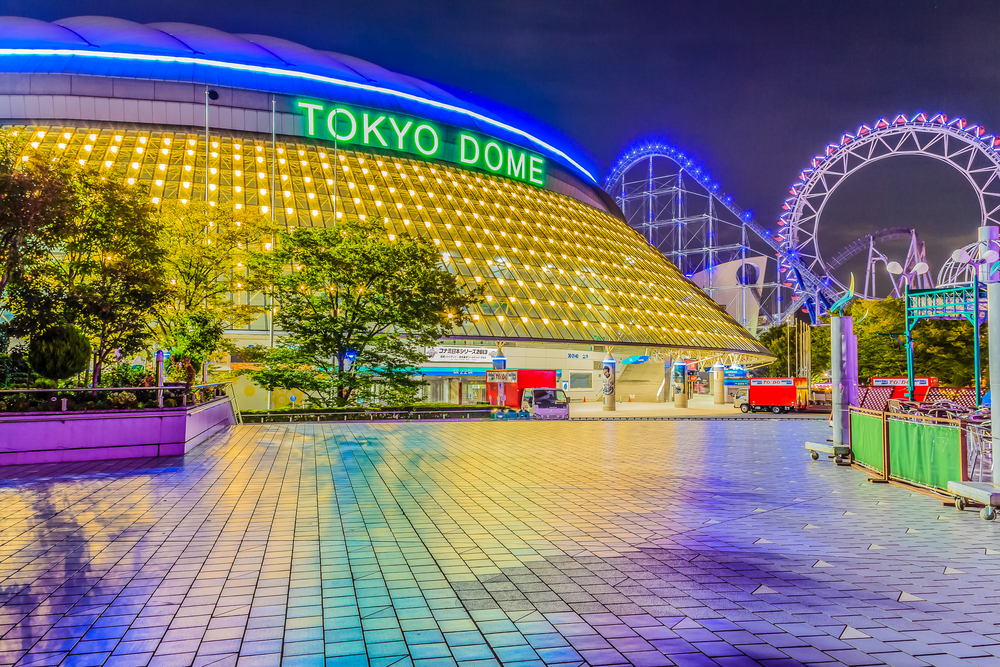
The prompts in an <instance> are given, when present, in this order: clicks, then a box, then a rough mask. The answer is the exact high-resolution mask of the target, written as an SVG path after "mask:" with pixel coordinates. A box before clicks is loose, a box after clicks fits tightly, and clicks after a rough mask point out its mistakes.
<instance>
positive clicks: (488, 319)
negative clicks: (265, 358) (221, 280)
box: [17, 126, 766, 354]
mask: <svg viewBox="0 0 1000 667" xmlns="http://www.w3.org/2000/svg"><path fill="white" fill-rule="evenodd" d="M17 129H18V131H20V132H25V133H27V134H28V137H27V138H28V143H27V144H26V145H25V150H24V153H23V155H22V159H24V160H57V159H66V160H70V161H73V162H76V163H77V164H79V165H87V166H95V167H97V168H99V169H105V170H120V171H122V172H123V173H124V174H126V176H127V177H128V178H130V179H134V180H135V181H143V182H146V183H148V184H149V186H150V196H151V197H152V200H153V202H154V203H156V204H159V203H160V202H162V201H163V200H166V199H178V200H180V201H181V202H182V203H187V202H189V201H197V200H203V199H206V198H207V199H208V201H209V202H210V203H211V204H212V205H220V206H233V207H235V208H237V209H240V208H243V207H247V208H256V209H257V210H259V211H260V212H261V213H263V214H265V215H270V216H272V217H273V218H274V220H275V221H276V222H278V223H279V224H280V225H283V226H284V227H285V228H287V229H294V228H295V227H298V226H313V225H326V226H331V225H334V224H335V223H336V221H337V220H338V219H343V218H344V217H345V216H346V217H347V218H352V217H357V218H361V219H369V218H379V219H382V220H383V222H384V223H385V226H386V230H387V232H388V233H389V234H391V235H392V238H400V237H403V236H406V235H409V236H412V237H423V238H426V239H428V240H429V241H430V242H431V243H433V244H434V246H435V247H436V248H437V250H438V251H439V252H440V254H441V258H442V262H443V263H444V265H445V266H447V267H448V269H449V270H450V271H452V272H453V273H455V274H456V275H458V276H459V277H460V278H461V280H463V281H464V282H465V283H467V284H468V285H470V286H473V285H478V286H481V287H482V288H483V289H484V294H485V295H486V300H485V301H484V302H483V303H482V304H481V306H479V307H477V308H476V309H475V310H474V313H473V318H472V320H471V321H470V322H469V324H468V325H467V326H466V327H465V328H464V330H460V331H457V332H456V337H458V338H469V339H480V340H483V339H493V338H504V339H510V338H514V339H526V340H537V341H557V340H558V341H563V342H577V343H589V344H593V343H601V344H630V345H647V346H653V347H676V348H683V349H689V350H694V349H711V350H723V351H729V352H734V353H749V354H758V353H764V354H766V351H765V350H764V348H762V347H761V346H760V344H759V343H758V342H756V341H755V340H754V339H753V338H752V337H751V336H750V335H749V334H748V333H747V332H746V331H745V330H744V329H743V328H742V327H740V326H739V325H738V324H737V323H736V322H735V321H734V320H733V319H732V318H730V317H729V316H728V315H727V314H726V313H725V312H724V311H723V309H722V308H721V307H720V306H718V305H716V304H715V303H714V302H713V301H712V300H711V299H710V298H708V297H707V296H706V295H705V294H704V293H702V292H701V291H700V290H699V289H698V288H697V287H695V286H694V285H693V284H692V283H691V282H690V281H689V280H687V279H686V278H685V277H684V276H683V275H681V273H680V272H679V271H678V270H677V268H676V267H674V266H673V265H672V264H670V263H669V262H668V261H667V260H666V259H665V258H664V257H663V256H662V255H661V254H659V253H658V252H656V251H655V250H654V249H653V248H652V247H650V246H649V245H648V244H647V243H646V241H645V240H644V239H643V238H642V236H641V235H639V234H638V233H636V232H635V231H634V230H632V229H631V228H630V227H628V225H626V224H625V223H624V222H623V221H622V220H620V219H618V218H616V217H615V216H612V215H610V214H608V213H606V212H604V211H602V210H600V209H598V208H595V207H593V206H589V205H587V204H584V203H582V202H580V201H578V200H575V199H573V198H571V197H567V196H565V195H561V194H558V193H555V192H551V191H548V190H543V189H538V188H534V187H531V186H528V185H525V184H522V183H519V182H517V181H514V180H509V179H505V178H499V177H497V176H495V175H487V174H484V173H480V172H476V171H472V170H464V169H459V168H456V167H455V166H454V165H450V164H449V165H444V164H440V163H434V162H424V161H420V160H416V159H408V158H404V157H402V156H400V155H379V154H374V153H370V152H365V151H356V150H342V149H341V150H336V149H334V148H333V147H330V146H327V145H323V144H320V143H306V142H302V141H298V140H288V138H283V139H281V140H279V141H277V143H276V145H275V146H274V147H272V145H271V142H270V138H267V139H262V138H261V137H259V136H245V137H241V136H237V135H235V134H233V135H229V136H219V135H218V134H210V136H209V140H208V143H207V145H206V141H205V137H204V135H200V136H199V135H196V134H192V133H189V132H180V131H172V130H167V129H163V130H160V129H155V128H150V129H115V128H109V127H57V126H44V127H43V126H31V127H21V128H17ZM206 166H207V169H206ZM206 193H207V197H206ZM233 298H234V299H239V300H241V301H242V302H246V300H250V302H251V303H260V302H261V300H262V297H261V295H260V294H249V295H248V294H236V295H233ZM266 326H267V322H266V320H265V318H263V317H262V318H259V319H258V321H257V322H255V323H254V325H253V328H254V329H258V330H261V329H264V328H266Z"/></svg>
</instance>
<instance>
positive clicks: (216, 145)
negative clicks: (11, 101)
mask: <svg viewBox="0 0 1000 667" xmlns="http://www.w3.org/2000/svg"><path fill="white" fill-rule="evenodd" d="M37 136H38V138H39V139H41V138H44V136H45V132H44V131H39V132H38V135H37ZM71 137H72V134H71V133H68V132H67V133H64V134H63V138H65V139H67V140H69V139H70V138H71ZM88 138H89V139H90V140H91V141H96V139H97V135H96V134H90V136H89V137H88ZM114 138H115V141H117V142H121V140H122V136H121V135H115V137H114ZM163 142H164V144H165V145H167V146H169V145H170V144H171V139H170V138H168V137H165V138H164V139H163ZM139 143H140V144H143V145H144V144H145V143H146V137H139ZM188 143H189V145H190V146H197V141H196V140H194V139H188ZM38 146H39V144H38V142H33V143H32V147H33V148H36V149H37V148H38ZM58 147H59V148H60V149H65V148H66V144H65V143H63V142H60V143H59V144H58ZM212 147H213V148H219V142H212ZM84 148H85V150H88V151H89V150H91V149H92V148H93V146H92V145H86V146H84ZM135 148H136V151H137V152H138V153H142V152H143V150H144V146H137V147H135ZM234 148H236V149H240V148H241V145H240V144H234ZM256 148H257V151H262V147H261V146H257V147H256ZM110 149H111V152H112V153H117V152H118V147H117V146H111V147H110ZM162 150H163V152H164V153H169V151H168V149H165V148H164V149H162ZM278 150H279V153H281V154H283V153H284V149H283V148H279V149H278ZM187 152H188V154H189V155H191V156H194V155H195V154H196V151H195V149H194V148H189V149H188V150H187ZM211 154H212V156H213V157H218V152H215V151H213V152H212V153H211ZM304 154H305V151H302V150H299V155H300V156H301V155H304ZM320 156H321V157H324V158H325V154H323V153H320ZM233 157H234V158H235V159H237V160H239V159H240V156H239V155H234V156H233ZM24 159H28V156H24ZM263 159H264V158H263V157H262V156H258V161H259V162H263ZM340 159H341V160H342V161H344V160H345V156H340ZM280 162H281V163H282V164H284V163H285V160H284V158H282V159H281V160H280ZM301 162H302V164H303V165H307V164H308V162H307V161H306V160H302V161H301ZM80 163H81V164H85V160H80ZM359 163H360V164H364V159H363V158H359ZM113 164H114V162H113V161H106V162H105V166H112V165H113ZM378 164H379V166H382V162H381V161H378ZM323 166H324V168H327V167H328V165H327V164H324V165H323ZM395 166H396V168H397V170H401V169H402V167H401V165H400V164H398V163H397V164H396V165H395ZM132 167H133V168H134V169H137V168H138V167H139V164H138V163H135V162H133V163H132ZM184 167H185V169H187V170H188V171H191V169H192V167H191V165H184ZM158 168H159V169H160V170H161V171H163V170H165V169H166V165H163V164H159V165H158ZM344 171H345V172H349V167H348V165H346V164H345V165H344ZM362 171H363V172H365V173H367V172H368V171H369V170H368V169H367V168H362ZM414 171H417V167H416V166H414ZM431 171H432V172H434V173H436V170H434V169H433V168H432V169H431ZM211 173H213V174H214V173H216V169H215V168H211ZM236 173H237V174H238V173H239V172H238V171H236ZM446 174H447V176H448V177H449V178H453V176H452V174H451V173H450V172H446ZM382 175H383V176H387V172H386V171H382ZM258 176H260V175H258ZM265 176H266V175H265ZM403 177H404V178H405V174H404V176H403ZM461 177H462V178H463V179H465V178H466V177H465V175H462V176H461ZM287 178H288V176H287V174H282V179H283V180H287ZM419 178H420V180H421V181H423V180H424V177H423V176H422V175H421V176H420V177H419ZM305 180H306V182H309V180H310V179H309V177H305ZM436 180H437V181H438V183H441V179H440V178H437V179H436ZM476 180H477V181H480V179H479V178H478V177H476ZM129 182H130V183H134V178H130V179H129ZM480 182H481V181H480ZM162 183H163V181H162V180H158V181H157V185H158V186H161V185H162ZM327 183H328V184H333V180H332V179H327ZM490 183H491V184H492V185H494V187H499V186H498V185H497V184H496V183H495V182H493V181H490ZM453 184H454V185H456V186H457V185H458V184H457V182H454V181H453ZM213 185H214V184H210V189H211V190H214V189H215V188H214V187H212V186H213ZM350 185H354V183H350ZM504 185H506V186H507V187H510V186H509V185H508V184H506V183H505V184H504ZM185 186H186V187H190V184H189V183H187V182H186V183H185ZM472 187H474V186H472ZM517 187H518V188H520V186H517ZM369 188H370V189H371V190H372V191H374V188H375V186H373V185H369ZM236 189H237V191H239V190H240V189H239V187H237V188H236ZM352 189H353V188H352ZM392 189H393V188H390V190H392ZM266 192H267V191H266V189H262V190H261V193H262V194H266ZM284 194H285V196H286V197H287V196H290V194H291V193H289V192H288V191H285V192H284ZM410 194H411V196H412V195H413V194H414V192H413V191H412V190H411V191H410ZM427 194H428V195H429V196H433V195H432V194H431V193H430V192H428V193H427ZM498 194H499V190H498ZM511 194H513V195H514V196H515V197H516V196H517V195H516V193H511ZM447 196H448V198H449V199H451V195H447ZM548 196H549V197H550V198H554V197H553V196H552V195H548ZM309 197H310V199H312V198H313V194H312V193H309ZM528 198H529V199H530V197H528ZM181 201H182V202H185V203H186V201H187V200H181ZM359 201H360V200H359V199H357V198H356V199H355V202H356V203H359ZM154 202H155V203H158V198H154ZM212 203H213V205H214V202H212ZM465 203H468V199H467V198H466V199H465ZM236 207H237V208H239V207H240V205H239V204H236ZM397 207H398V208H401V205H400V204H397ZM511 208H512V209H513V208H514V207H513V206H512V207H511ZM574 208H575V207H574ZM267 210H268V209H267V207H266V206H264V207H262V212H264V213H266V212H267ZM287 210H288V211H289V212H292V211H293V209H287ZM437 210H438V212H439V213H440V212H441V209H440V208H438V209H437ZM525 210H526V211H527V209H525ZM584 210H586V209H584ZM455 212H456V213H457V214H458V215H462V212H461V211H458V210H457V209H456V211H455ZM538 213H539V214H541V215H545V213H544V212H541V211H539V212H538ZM317 214H318V211H313V215H314V216H315V215H317ZM342 215H343V214H340V213H339V214H338V217H340V216H342ZM474 215H475V216H476V217H478V214H474ZM550 215H552V214H550ZM552 217H555V215H552ZM491 219H493V216H491ZM562 219H563V221H566V218H565V217H563V218H562ZM506 220H507V221H508V222H510V219H509V218H507V219H506ZM409 222H410V221H409V220H405V221H404V224H409ZM569 222H570V224H573V223H574V222H575V221H569ZM424 224H425V226H427V227H430V226H431V223H429V222H425V223H424ZM522 224H525V223H523V221H522ZM538 224H539V226H540V223H538ZM451 227H452V225H450V224H447V225H446V228H448V229H450V228H451ZM466 228H467V230H471V227H469V226H466ZM606 231H608V230H606ZM612 231H613V230H612ZM563 232H565V233H568V232H569V230H566V229H565V228H564V229H563ZM487 233H489V232H487ZM501 233H502V234H503V235H504V236H505V235H506V233H505V232H501ZM574 234H575V235H577V236H579V232H574ZM616 235H618V234H616ZM390 236H391V237H392V236H393V235H390ZM518 236H520V234H518ZM587 236H589V234H587ZM595 238H596V237H595ZM535 239H536V240H538V239H537V237H535ZM601 240H603V241H607V239H601ZM434 241H435V242H436V243H440V241H439V240H438V239H434ZM550 242H554V241H552V240H551V239H550ZM458 243H459V244H460V242H458ZM565 243H572V242H570V241H567V242H565ZM612 243H615V244H616V245H617V244H620V242H619V241H617V239H616V240H614V241H612ZM477 245H479V244H477ZM577 245H578V246H579V244H577ZM588 248H589V246H588ZM513 250H514V252H518V250H517V249H516V248H514V249H513ZM530 252H531V253H532V254H534V251H533V250H531V251H530ZM546 254H547V255H549V256H551V255H550V254H549V253H546ZM562 256H563V258H566V255H565V254H563V255H562ZM578 259H581V260H582V258H579V257H578ZM465 261H466V263H467V264H469V263H471V261H472V260H471V259H469V258H465ZM487 261H488V263H489V264H492V261H490V260H487ZM603 263H604V262H602V264H603ZM614 266H616V267H617V264H614ZM622 268H625V267H624V266H623V267H622ZM634 268H635V267H633V269H634ZM546 270H547V269H546ZM561 272H562V270H561V269H560V273H561ZM577 273H579V271H578V272H577ZM605 279H608V278H607V276H605ZM616 279H618V280H624V279H622V278H618V277H616ZM476 281H477V282H480V281H481V278H479V277H476ZM498 282H499V284H504V283H505V281H504V279H502V278H500V279H499V280H498ZM518 282H519V283H521V284H523V282H522V281H518ZM628 282H631V279H628ZM642 282H643V281H640V283H642ZM553 285H554V286H555V287H556V289H559V288H560V285H559V284H558V283H555V284H553ZM539 286H540V284H539ZM652 286H653V284H652V283H650V287H652ZM659 287H661V288H662V286H659ZM573 289H574V290H576V287H575V286H574V287H573ZM590 291H594V290H593V288H590ZM606 293H609V294H610V293H611V291H610V290H606ZM630 296H632V297H633V298H641V297H636V296H635V295H630ZM487 298H488V299H489V300H491V299H492V296H488V297H487ZM509 298H510V299H511V301H512V302H513V301H516V298H515V297H513V296H512V297H509ZM654 298H656V299H657V300H658V299H659V297H658V296H655V297H654ZM531 301H532V303H534V299H531ZM549 303H550V305H555V302H554V301H552V300H550V301H549ZM567 304H568V305H569V306H570V307H573V306H574V304H572V303H571V302H567ZM691 305H692V306H696V305H700V304H691ZM587 307H588V308H589V307H590V304H587ZM604 308H605V310H608V306H606V305H605V306H604ZM621 310H622V311H623V312H626V313H627V312H628V310H627V309H626V308H625V307H621ZM633 312H639V310H638V309H637V308H634V307H633ZM646 312H647V313H649V314H652V313H650V311H649V310H648V309H646ZM657 312H658V313H659V314H660V315H661V316H662V315H663V314H662V312H659V311H657ZM695 317H696V318H697V316H695ZM476 319H478V316H476ZM697 319H704V318H697ZM499 321H501V322H502V321H503V316H499ZM522 321H524V322H527V321H528V319H527V318H523V317H522ZM543 321H544V322H545V323H548V319H547V318H543ZM563 322H564V323H566V322H568V320H563ZM582 323H583V325H584V326H589V322H587V321H582ZM602 326H606V325H604V324H603V323H602ZM619 326H620V327H622V328H624V325H619ZM634 326H636V327H638V328H642V325H634ZM646 326H647V327H649V328H650V329H653V330H655V327H653V326H652V325H646ZM662 330H663V331H669V328H667V327H662ZM674 331H677V332H679V331H680V330H679V329H677V328H675V329H674ZM685 332H687V333H691V331H690V330H688V329H685ZM697 333H698V334H701V335H704V334H702V332H701V331H700V330H699V331H697ZM722 335H725V334H722Z"/></svg>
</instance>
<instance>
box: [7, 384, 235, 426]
mask: <svg viewBox="0 0 1000 667" xmlns="http://www.w3.org/2000/svg"><path fill="white" fill-rule="evenodd" d="M232 384H233V383H232V382H211V383H208V384H199V385H193V386H190V387H188V386H186V385H184V384H170V385H161V386H152V387H71V388H67V389H0V400H6V399H8V398H16V397H18V396H22V395H23V396H24V401H25V403H26V405H25V406H24V407H25V408H26V409H25V410H23V411H22V410H9V409H8V410H5V411H4V412H8V413H9V412H35V413H46V412H67V411H70V406H69V401H70V400H73V399H74V398H75V397H77V396H85V395H89V396H92V397H96V396H97V394H99V393H115V394H120V393H122V392H127V393H130V394H133V395H134V396H135V398H136V403H137V404H138V403H150V402H153V401H154V400H155V402H156V405H147V406H144V407H142V408H137V407H129V406H121V407H119V408H118V409H129V410H163V409H174V408H182V407H187V405H188V401H189V399H190V400H191V402H192V403H197V402H199V401H198V399H199V398H200V399H201V401H200V402H206V401H209V400H213V399H216V398H220V397H222V396H223V395H226V396H228V397H229V398H230V400H231V401H232V402H233V406H234V407H233V410H234V411H235V412H236V417H237V423H242V422H241V421H240V414H239V408H238V407H236V397H235V395H234V393H233V386H232ZM34 396H42V397H44V399H45V400H46V401H48V402H51V403H52V406H51V409H44V408H43V406H40V405H35V406H32V405H30V402H31V401H32V397H34ZM166 401H175V402H176V403H177V404H176V405H165V402H166ZM44 407H48V406H44ZM40 408H42V409H40ZM101 409H107V408H101ZM110 409H115V408H113V407H112V408H110ZM0 414H2V412H0Z"/></svg>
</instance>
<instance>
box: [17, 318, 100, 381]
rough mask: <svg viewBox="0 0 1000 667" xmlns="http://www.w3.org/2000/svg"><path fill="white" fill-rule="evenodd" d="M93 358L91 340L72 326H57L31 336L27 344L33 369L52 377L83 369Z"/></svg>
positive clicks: (64, 376) (55, 378) (29, 362)
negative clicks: (91, 357) (91, 356)
mask: <svg viewBox="0 0 1000 667" xmlns="http://www.w3.org/2000/svg"><path fill="white" fill-rule="evenodd" d="M89 362H90V341H89V340H87V338H86V336H84V335H83V334H82V333H80V332H79V331H77V329H76V328H75V327H71V326H55V327H52V328H51V329H48V330H47V331H45V332H43V333H42V334H41V335H38V336H32V337H31V343H30V344H29V345H28V364H29V365H30V366H31V369H32V370H33V371H35V372H36V373H38V374H39V375H41V376H42V377H44V378H48V379H50V380H65V379H67V378H71V377H73V376H74V375H76V374H77V373H82V372H83V371H84V370H85V369H86V368H87V365H88V363H89Z"/></svg>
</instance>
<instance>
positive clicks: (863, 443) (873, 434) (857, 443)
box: [851, 412, 884, 472]
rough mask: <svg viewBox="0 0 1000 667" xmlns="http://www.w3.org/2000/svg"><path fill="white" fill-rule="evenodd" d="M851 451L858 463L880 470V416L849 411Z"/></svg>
mask: <svg viewBox="0 0 1000 667" xmlns="http://www.w3.org/2000/svg"><path fill="white" fill-rule="evenodd" d="M851 453H852V454H853V455H854V460H855V461H857V462H858V463H860V464H862V465H864V466H867V467H869V468H872V469H874V470H877V471H879V472H884V471H883V470H882V418H881V417H873V416H871V415H866V414H862V413H860V412H852V413H851Z"/></svg>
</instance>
